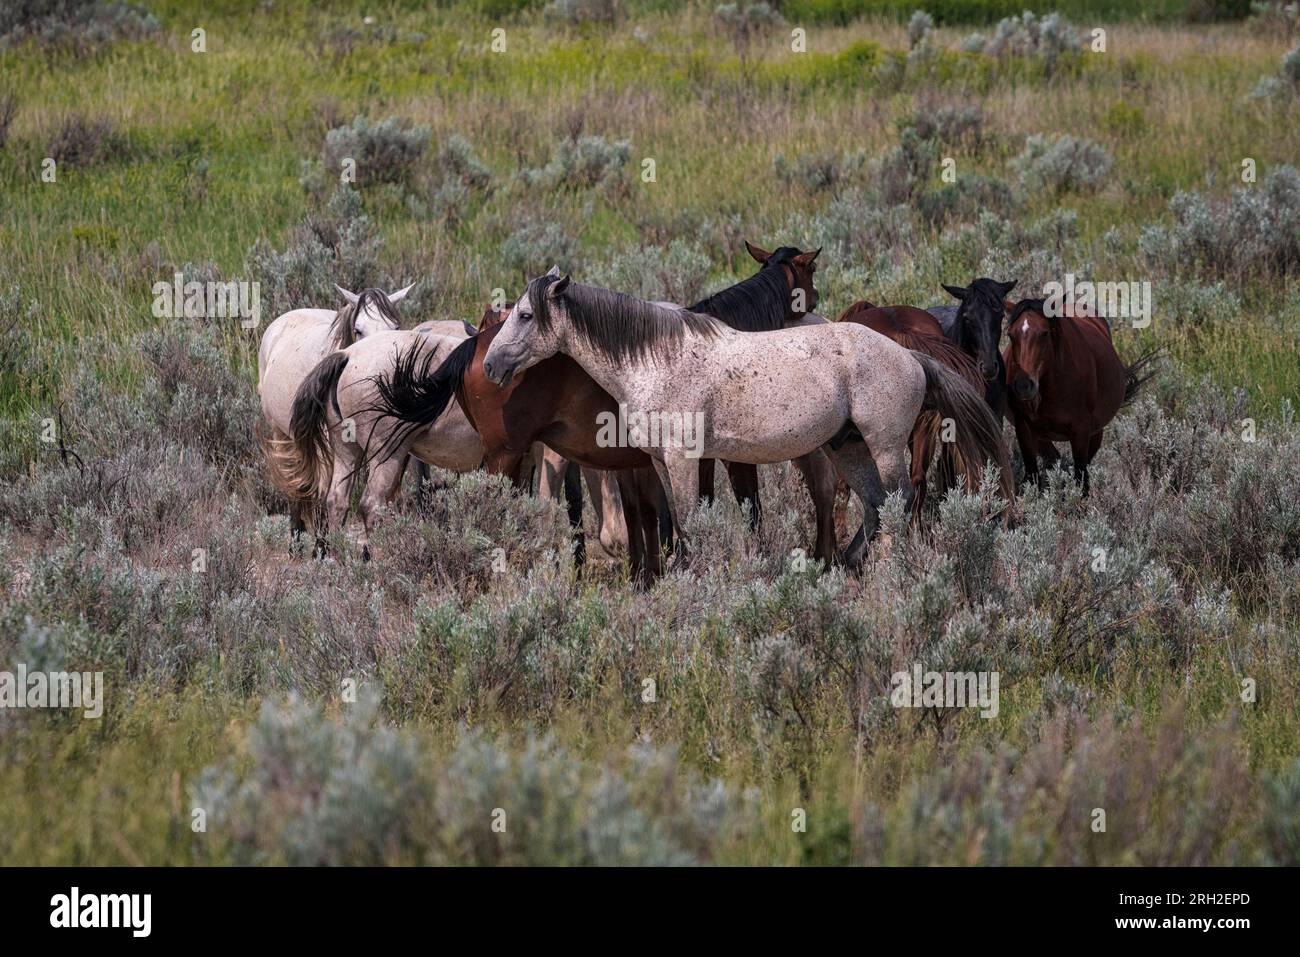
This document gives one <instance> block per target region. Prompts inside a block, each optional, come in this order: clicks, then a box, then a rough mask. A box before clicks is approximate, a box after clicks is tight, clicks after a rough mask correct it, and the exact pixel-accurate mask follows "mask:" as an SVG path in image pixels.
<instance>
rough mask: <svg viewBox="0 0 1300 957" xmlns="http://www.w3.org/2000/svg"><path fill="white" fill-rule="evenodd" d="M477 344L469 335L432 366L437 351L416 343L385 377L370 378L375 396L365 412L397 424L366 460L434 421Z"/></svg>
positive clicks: (388, 451) (458, 383) (396, 446)
mask: <svg viewBox="0 0 1300 957" xmlns="http://www.w3.org/2000/svg"><path fill="white" fill-rule="evenodd" d="M477 344H478V339H477V338H476V337H474V336H471V337H470V338H468V339H466V340H465V341H464V342H462V343H461V344H460V345H458V346H457V347H456V348H455V349H453V350H452V351H451V355H449V356H447V358H446V361H444V362H443V363H442V364H441V365H439V366H438V367H437V368H436V369H433V368H431V367H432V366H433V363H434V360H435V359H436V358H437V353H436V352H435V351H434V350H432V349H429V350H424V349H422V348H421V346H422V345H423V343H416V344H415V345H414V346H412V347H411V348H410V349H407V350H406V351H405V352H404V353H401V354H400V355H398V357H397V359H396V361H395V362H394V363H393V371H392V372H390V373H389V374H388V375H387V376H384V375H377V376H372V377H371V379H370V381H371V382H372V383H373V384H374V386H375V390H376V391H377V392H378V393H379V399H378V400H377V402H376V404H375V405H373V406H371V407H370V408H369V409H367V410H366V411H367V412H374V413H376V414H378V415H380V416H383V417H385V418H390V419H396V420H397V426H396V427H395V428H394V430H393V432H392V434H391V435H390V436H389V438H388V441H387V442H385V443H384V445H383V447H382V448H381V449H380V450H379V451H378V452H377V453H376V454H375V455H374V456H367V459H370V458H375V459H380V458H386V457H387V456H389V455H392V454H393V453H394V452H395V451H396V450H397V449H399V448H401V447H402V446H403V445H404V444H405V443H406V441H407V439H409V438H410V437H411V435H412V434H413V433H415V432H418V431H419V430H421V429H426V428H428V427H429V426H431V425H433V424H434V423H435V422H437V421H438V419H439V418H440V417H441V416H442V414H443V412H445V411H447V406H448V405H449V404H450V403H451V400H452V397H453V396H454V395H455V394H456V392H457V391H458V390H459V389H460V386H461V383H462V382H464V380H465V370H467V369H468V368H469V364H470V362H471V361H472V360H473V358H474V349H475V348H476V346H477Z"/></svg>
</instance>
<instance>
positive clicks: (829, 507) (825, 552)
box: [794, 449, 837, 568]
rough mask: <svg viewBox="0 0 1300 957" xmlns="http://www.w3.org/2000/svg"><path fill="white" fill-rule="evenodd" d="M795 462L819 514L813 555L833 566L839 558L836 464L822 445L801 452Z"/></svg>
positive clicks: (823, 565) (823, 564) (816, 512)
mask: <svg viewBox="0 0 1300 957" xmlns="http://www.w3.org/2000/svg"><path fill="white" fill-rule="evenodd" d="M794 464H795V465H796V466H797V467H798V469H799V472H800V474H801V475H803V481H804V484H805V485H806V486H808V494H809V495H811V496H812V501H813V512H814V513H815V514H816V516H817V543H816V544H815V545H814V546H813V558H817V559H820V560H821V563H822V567H823V568H830V567H831V565H832V564H833V563H834V561H835V484H836V480H837V477H836V475H835V468H834V466H832V465H831V463H830V460H829V459H828V458H826V453H825V452H823V451H822V450H821V449H814V450H813V451H811V452H809V453H808V454H807V455H801V456H799V458H797V459H795V460H794Z"/></svg>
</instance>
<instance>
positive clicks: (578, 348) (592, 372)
mask: <svg viewBox="0 0 1300 957" xmlns="http://www.w3.org/2000/svg"><path fill="white" fill-rule="evenodd" d="M728 331H730V330H727V329H725V328H724V330H723V334H725V333H726V332H728ZM700 338H701V337H698V336H693V335H691V333H689V332H687V333H686V334H685V335H684V336H683V338H682V341H681V343H679V345H678V346H677V347H676V348H675V349H674V350H673V351H672V352H671V353H665V354H662V355H660V356H657V357H655V358H654V359H653V360H651V359H649V358H647V359H624V360H622V361H620V360H617V359H614V358H612V357H610V356H609V355H608V354H607V353H606V352H604V351H603V350H601V349H600V348H598V347H596V346H593V345H591V344H590V343H588V342H586V341H584V340H583V339H582V337H581V336H571V337H569V341H568V342H567V343H566V345H565V346H564V347H563V348H562V350H561V351H563V352H564V353H565V354H567V355H568V356H569V357H570V358H571V359H573V361H574V362H576V363H578V365H580V366H582V368H583V371H585V372H586V373H587V375H589V376H591V377H592V379H594V380H595V381H596V384H597V385H599V386H600V387H601V388H602V389H604V390H605V391H606V392H608V393H609V394H610V395H612V396H613V397H614V398H615V400H617V401H619V402H626V401H628V400H629V399H631V398H633V397H634V396H636V395H637V394H638V393H640V392H641V391H642V390H644V389H647V388H649V387H650V386H651V385H652V384H653V383H655V382H660V381H662V380H663V378H664V377H665V376H671V375H672V369H673V367H674V366H675V365H676V364H677V363H678V362H679V361H680V356H682V355H683V354H685V352H686V347H687V346H688V344H689V343H691V342H695V341H699V339H700Z"/></svg>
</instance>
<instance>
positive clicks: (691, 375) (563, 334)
mask: <svg viewBox="0 0 1300 957" xmlns="http://www.w3.org/2000/svg"><path fill="white" fill-rule="evenodd" d="M556 352H564V353H565V354H567V355H569V356H570V357H572V358H573V359H574V360H575V361H577V362H578V364H579V365H581V366H582V367H583V369H585V370H586V371H587V373H588V374H589V375H590V376H591V377H592V378H593V379H595V380H596V382H597V383H599V384H600V385H601V386H602V387H603V388H604V389H605V390H606V391H607V392H609V394H610V395H612V396H613V397H614V398H615V399H616V400H617V401H618V402H620V403H623V404H624V406H625V408H626V410H627V417H628V420H629V422H631V421H633V420H634V417H637V419H636V421H640V422H642V423H665V424H667V426H668V430H669V431H670V432H671V427H672V424H673V423H677V424H678V428H679V429H682V428H687V427H698V429H699V434H698V435H695V436H693V437H692V440H691V441H690V442H689V443H687V442H681V441H663V435H662V432H661V434H659V435H658V436H657V438H658V444H655V439H656V436H655V433H654V431H650V430H649V429H647V432H639V431H638V430H634V429H629V430H628V440H629V441H630V442H631V443H632V444H636V445H638V446H639V447H641V448H644V450H645V451H646V452H647V454H649V455H650V457H651V459H652V461H653V462H654V464H655V468H656V470H657V471H658V472H659V476H660V479H661V480H662V481H663V485H664V488H665V490H667V491H668V498H669V505H670V507H671V508H672V511H673V518H674V520H675V521H676V524H677V527H678V528H683V527H684V525H683V520H684V519H685V518H686V516H687V514H688V513H689V512H690V511H691V510H692V509H694V508H695V506H696V503H697V500H698V485H699V469H698V465H699V463H698V458H699V457H700V456H704V457H708V458H718V459H723V460H726V461H733V462H750V463H753V464H765V463H771V462H782V461H786V460H788V459H793V458H798V457H799V456H801V455H807V454H808V453H810V452H813V451H815V450H817V449H819V448H824V449H825V450H826V451H827V453H828V454H829V455H830V457H831V459H832V461H833V462H834V463H835V465H836V467H837V468H838V469H839V471H840V474H841V475H843V476H844V479H845V480H846V481H847V482H848V483H849V486H850V487H851V488H852V489H853V490H854V492H856V493H857V495H858V496H859V498H860V499H861V500H862V502H863V505H864V509H865V520H864V523H863V527H862V529H861V531H859V533H858V536H857V538H855V540H854V542H853V544H852V545H851V546H850V548H849V552H848V553H847V554H846V556H845V561H846V563H847V564H849V565H851V566H852V565H857V564H859V563H860V562H861V560H862V556H863V553H864V552H865V549H866V543H867V540H868V539H869V538H870V537H871V536H872V535H873V534H874V532H875V530H876V527H877V525H878V510H879V507H880V506H881V505H882V504H883V503H884V500H885V496H886V494H887V492H888V491H892V490H894V489H897V490H899V491H901V492H902V493H903V494H904V496H905V498H906V499H907V500H908V501H909V502H910V500H911V494H912V489H911V479H910V477H909V470H908V462H907V452H906V449H907V446H908V437H909V435H910V434H911V431H912V427H913V425H914V424H915V423H916V418H917V415H918V414H919V413H920V411H921V410H922V408H933V409H937V410H938V411H939V412H940V413H941V415H943V416H944V417H946V418H951V419H952V420H953V422H954V424H955V432H956V441H957V444H958V447H959V449H960V450H961V451H962V453H963V454H964V455H966V456H967V460H968V461H972V462H977V461H992V462H995V463H997V464H998V466H999V467H1000V468H1001V469H1002V475H1003V488H1004V489H1005V490H1008V491H1009V488H1010V485H1009V474H1010V470H1009V468H1008V467H1007V454H1006V448H1005V446H1004V445H1003V443H1002V436H1001V431H1000V429H999V428H998V425H997V422H996V421H995V420H994V418H993V416H992V414H991V413H990V412H989V410H988V407H987V406H986V405H985V403H984V399H983V397H982V396H980V395H979V394H978V393H976V392H975V391H974V390H973V389H972V388H971V387H970V386H969V385H967V383H966V382H965V381H964V380H962V379H961V378H960V377H959V376H957V375H956V374H955V373H953V372H951V371H949V370H948V369H946V368H944V367H943V366H941V365H940V364H939V363H938V362H935V361H934V360H932V359H930V358H929V357H928V356H924V355H921V354H918V353H915V352H911V351H909V350H907V349H904V348H903V347H902V346H899V345H897V344H896V343H894V342H893V341H891V340H889V339H887V338H885V337H884V336H881V335H879V334H877V333H875V332H872V331H871V330H869V329H866V328H864V327H862V326H858V325H857V324H856V323H828V324H815V325H810V326H805V327H799V328H794V329H786V330H781V331H776V332H743V333H742V332H736V331H735V330H733V329H731V328H729V327H727V326H725V325H724V324H722V323H720V322H718V321H716V320H714V319H712V318H709V317H707V316H702V315H698V314H696V313H692V312H689V311H687V310H685V309H681V308H680V307H671V306H662V305H659V304H656V303H650V302H645V301H643V300H639V299H633V298H632V297H630V296H624V295H622V294H620V293H615V292H610V291H609V290H606V289H601V288H598V287H595V286H584V285H581V284H578V283H571V282H570V280H569V277H567V276H565V277H563V278H561V277H560V275H559V270H558V269H552V270H551V272H550V273H548V274H547V275H545V276H542V277H540V278H538V279H534V280H533V281H532V282H530V283H529V284H528V287H527V289H526V290H525V292H524V295H523V296H522V297H520V299H519V301H518V302H517V303H515V305H514V308H513V309H512V310H511V312H510V315H509V316H508V317H507V318H506V321H505V323H504V324H503V325H502V328H501V331H500V332H498V333H497V335H496V338H495V339H494V340H493V342H492V345H491V347H490V348H489V349H488V351H487V355H486V356H485V357H484V362H483V371H484V372H485V373H486V375H487V376H488V378H490V379H491V380H492V381H494V382H497V383H498V384H507V383H509V381H510V379H511V378H512V377H513V376H514V375H515V374H516V373H517V372H520V371H521V370H523V369H527V368H528V367H530V366H532V365H534V364H535V363H537V362H540V361H541V360H542V359H545V358H547V357H548V356H551V355H554V354H555V353H556ZM849 425H853V426H856V427H857V429H858V431H859V432H860V433H861V435H862V438H863V439H864V442H862V443H858V442H854V441H847V442H846V441H843V440H844V437H845V435H846V432H847V427H848V426H849ZM647 433H648V434H647Z"/></svg>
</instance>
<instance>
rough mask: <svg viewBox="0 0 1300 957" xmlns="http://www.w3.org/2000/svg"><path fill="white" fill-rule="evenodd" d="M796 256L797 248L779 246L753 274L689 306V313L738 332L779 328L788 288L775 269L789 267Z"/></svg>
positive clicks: (766, 330) (788, 291)
mask: <svg viewBox="0 0 1300 957" xmlns="http://www.w3.org/2000/svg"><path fill="white" fill-rule="evenodd" d="M797 255H799V250H798V249H795V248H794V247H793V246H782V247H781V248H780V249H778V250H776V252H774V253H772V255H771V256H770V257H769V258H768V260H767V262H765V263H764V264H763V268H762V269H760V270H759V271H758V272H756V273H755V274H754V275H752V276H750V277H749V278H748V279H743V280H741V281H740V282H738V283H736V284H735V285H734V286H728V287H727V288H726V289H723V290H721V291H720V292H715V293H714V294H713V295H711V296H707V297H705V298H704V299H701V300H700V301H699V302H697V303H696V304H695V305H693V306H690V307H689V308H690V311H691V312H696V313H701V314H703V315H706V316H713V318H715V319H718V320H721V321H722V322H725V323H726V324H727V325H729V326H731V328H733V329H738V330H740V331H741V332H768V331H770V330H772V329H780V328H782V327H783V326H784V325H785V313H786V303H787V301H788V300H789V296H790V287H789V285H788V284H787V283H786V281H785V276H784V274H783V273H782V272H781V270H780V269H778V268H776V267H778V266H781V265H786V264H789V263H790V261H791V260H792V259H794V257H795V256H797Z"/></svg>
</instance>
